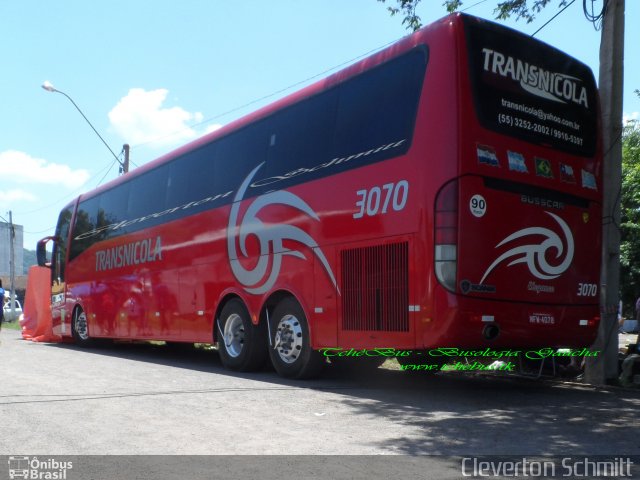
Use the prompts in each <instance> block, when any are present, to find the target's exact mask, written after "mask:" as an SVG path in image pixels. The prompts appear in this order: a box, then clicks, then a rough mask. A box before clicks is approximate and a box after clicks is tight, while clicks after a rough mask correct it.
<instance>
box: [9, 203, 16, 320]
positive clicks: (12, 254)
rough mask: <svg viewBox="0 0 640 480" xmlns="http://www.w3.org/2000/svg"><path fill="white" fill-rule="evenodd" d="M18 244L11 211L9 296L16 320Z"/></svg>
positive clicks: (12, 315)
mask: <svg viewBox="0 0 640 480" xmlns="http://www.w3.org/2000/svg"><path fill="white" fill-rule="evenodd" d="M15 243H16V229H15V227H14V226H13V214H12V212H11V210H9V283H10V284H11V286H10V287H9V288H10V295H9V305H10V306H11V318H15V316H16V304H15V298H16V284H15V281H16V255H15V247H14V245H15Z"/></svg>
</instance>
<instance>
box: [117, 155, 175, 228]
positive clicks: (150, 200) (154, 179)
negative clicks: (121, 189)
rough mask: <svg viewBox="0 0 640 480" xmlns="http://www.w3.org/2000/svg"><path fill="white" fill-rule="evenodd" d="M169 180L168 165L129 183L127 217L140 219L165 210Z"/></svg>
mask: <svg viewBox="0 0 640 480" xmlns="http://www.w3.org/2000/svg"><path fill="white" fill-rule="evenodd" d="M168 178H169V168H168V165H163V166H161V167H158V168H156V169H154V170H150V171H148V172H146V173H145V174H143V175H141V176H140V177H138V178H136V179H135V180H134V181H132V182H129V183H130V185H131V186H130V191H129V206H128V213H127V217H129V218H130V219H134V218H140V217H144V216H145V215H149V214H151V213H157V212H161V211H162V210H164V209H165V208H166V207H165V205H166V198H167V183H168Z"/></svg>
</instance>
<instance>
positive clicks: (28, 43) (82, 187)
mask: <svg viewBox="0 0 640 480" xmlns="http://www.w3.org/2000/svg"><path fill="white" fill-rule="evenodd" d="M394 3H395V2H394V0H387V4H382V3H379V2H378V1H376V0H243V1H229V0H226V1H222V0H180V1H179V2H176V1H175V0H174V1H168V0H109V1H96V2H87V1H86V0H82V1H79V0H60V1H58V2H42V1H36V0H21V1H8V0H4V1H1V2H0V32H1V33H0V36H1V38H2V41H1V42H0V58H2V65H3V68H2V70H0V72H1V74H0V101H1V102H2V110H0V112H1V113H0V221H1V220H2V219H3V218H4V219H7V218H8V212H9V211H11V212H12V214H13V221H14V223H16V224H18V225H22V226H23V228H24V247H25V248H28V249H31V250H34V249H35V246H36V242H37V241H38V240H39V239H40V238H42V237H45V236H47V235H52V234H53V231H54V227H55V223H56V220H57V216H58V213H59V211H60V210H61V208H62V207H64V206H65V205H66V204H67V203H68V202H70V201H71V200H72V199H73V198H75V197H77V196H78V195H79V194H81V193H83V192H86V191H89V190H91V189H93V188H95V187H96V186H98V185H102V184H104V183H106V182H108V181H110V180H113V179H114V178H116V177H117V176H118V164H117V162H116V160H115V158H114V156H113V155H112V153H111V152H109V150H108V149H107V147H106V146H105V145H104V144H103V143H102V142H101V141H100V138H99V137H98V136H97V135H96V134H95V133H94V132H93V131H92V130H91V127H90V126H89V125H88V124H87V123H86V122H85V120H84V119H83V118H82V116H81V115H80V113H79V112H78V111H77V110H76V108H75V107H74V106H73V104H72V103H71V102H70V101H69V100H68V99H67V98H65V97H64V96H63V95H61V94H59V93H55V92H48V91H46V90H44V89H42V88H40V87H41V85H42V84H43V83H44V82H45V81H49V82H51V84H53V85H54V86H55V88H56V89H58V90H60V91H62V92H64V93H66V94H67V95H68V96H69V97H70V98H72V99H73V101H74V102H75V103H76V104H77V105H78V107H79V108H80V109H81V110H82V112H83V113H84V115H85V116H86V117H87V118H88V119H89V121H90V122H91V123H92V124H93V126H94V127H95V129H96V130H97V131H98V132H99V133H100V135H101V136H102V137H103V138H104V141H105V142H106V143H107V144H108V145H109V147H110V148H111V150H112V151H113V152H114V153H115V154H116V155H118V154H120V152H121V150H122V145H123V144H124V143H128V144H130V145H131V156H130V158H131V161H132V164H131V168H132V169H133V168H136V166H141V165H143V164H145V163H147V162H149V161H151V160H153V159H154V158H157V157H159V156H161V155H163V154H164V153H167V152H169V151H171V150H173V149H175V148H177V147H179V146H180V145H183V144H184V143H186V142H188V141H190V140H193V139H195V138H197V137H199V136H201V135H203V134H205V133H207V132H209V131H212V130H214V129H216V128H219V126H220V125H224V124H226V123H229V122H230V121H232V120H234V119H236V118H239V117H241V116H243V115H246V114H248V113H250V112H252V111H254V110H256V109H257V108H259V107H261V106H264V105H266V104H268V103H270V102H272V101H275V100H277V99H278V98H281V97H283V96H285V95H287V94H289V93H292V92H294V91H295V90H297V89H299V88H301V87H302V86H304V85H307V84H309V83H312V82H313V81H315V80H318V79H320V78H323V77H325V76H327V75H328V74H330V73H333V72H334V71H336V70H338V69H339V68H342V67H344V66H346V65H348V64H349V63H353V62H354V61H356V60H358V59H360V58H363V57H364V56H366V55H368V54H370V53H373V52H374V51H376V50H378V49H380V48H381V47H383V46H386V45H388V44H390V43H392V42H394V41H395V40H398V39H400V38H402V37H403V36H405V35H407V34H408V33H409V32H408V31H407V30H406V29H405V27H404V26H403V25H402V23H401V22H402V18H401V17H400V16H395V17H392V16H390V15H389V12H388V11H387V5H393V4H394ZM442 3H443V0H423V2H422V3H421V4H420V6H419V8H418V11H417V13H418V15H420V17H421V19H422V21H423V23H424V24H428V23H430V22H432V21H434V20H437V19H438V18H440V17H443V16H445V15H446V11H445V9H444V7H443V6H442ZM496 3H497V1H496V0H488V1H487V0H485V1H479V0H466V1H464V2H463V7H462V8H463V9H467V10H466V13H469V14H473V15H476V16H479V17H483V18H487V19H493V17H494V15H493V8H494V7H495V5H496ZM530 3H531V2H530ZM626 3H627V5H626V25H627V28H626V32H625V44H626V46H627V48H626V51H625V65H624V66H625V80H624V82H625V86H624V107H623V108H624V112H625V118H638V112H640V98H638V96H636V95H635V94H634V89H640V56H638V54H637V46H638V45H640V29H637V28H631V26H632V25H634V24H637V23H638V20H640V0H629V1H627V2H626ZM557 4H558V1H557V0H552V2H551V4H550V6H549V7H547V8H546V9H545V10H543V11H542V12H541V13H540V14H538V16H537V18H536V19H535V20H534V22H533V23H530V24H527V23H526V22H525V21H523V20H520V21H519V22H515V21H513V20H510V21H507V22H502V23H505V24H506V25H508V26H510V27H512V28H516V29H517V30H520V31H522V32H524V33H527V34H532V33H533V32H535V31H536V30H538V29H539V28H540V27H541V26H542V25H543V24H544V23H545V22H547V21H548V20H549V19H551V17H553V15H555V14H556V13H557V12H558V9H557V7H556V6H557ZM587 4H591V0H587ZM601 5H602V0H596V1H595V2H594V6H595V8H596V9H597V8H599V7H601ZM536 38H539V39H540V40H543V41H545V42H547V43H549V44H551V45H553V46H555V47H557V48H559V49H561V50H563V51H565V52H567V53H569V54H570V55H572V56H574V57H576V58H578V59H579V60H581V61H583V62H584V63H586V64H587V65H589V66H590V67H591V68H592V70H593V71H594V72H595V76H596V78H597V76H598V75H597V72H598V55H599V44H600V32H599V31H596V30H595V29H594V27H593V25H592V24H591V23H589V22H588V21H587V20H586V19H585V17H584V14H583V11H582V1H580V0H578V1H576V2H575V3H574V4H572V5H571V6H570V7H569V8H568V9H567V10H565V11H564V12H563V13H562V14H560V15H559V16H558V17H557V18H555V19H554V20H553V21H551V23H549V24H548V25H547V26H546V27H544V28H543V29H542V30H541V31H540V32H539V33H538V34H537V35H536ZM0 241H4V239H2V240H0Z"/></svg>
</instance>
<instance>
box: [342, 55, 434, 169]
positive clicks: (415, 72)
mask: <svg viewBox="0 0 640 480" xmlns="http://www.w3.org/2000/svg"><path fill="white" fill-rule="evenodd" d="M425 65H426V52H425V50H423V49H416V50H413V51H411V52H410V53H408V54H406V55H403V56H401V57H398V58H396V59H394V60H391V61H389V62H387V63H385V64H383V65H380V66H378V67H376V68H374V69H373V70H371V71H369V72H366V73H364V74H362V75H359V76H357V77H355V78H353V79H352V80H350V81H348V82H345V83H344V84H342V85H341V86H340V87H339V88H340V96H339V99H338V112H337V118H336V125H335V143H334V156H336V157H340V156H345V155H352V154H358V153H360V152H364V151H368V150H369V149H372V148H374V149H375V148H377V147H379V146H381V145H386V144H389V143H393V142H398V141H401V140H405V142H404V144H403V147H402V149H401V150H402V151H398V150H396V149H394V150H393V156H396V155H399V154H401V153H404V152H406V151H407V150H408V148H409V145H410V143H411V137H412V133H413V125H414V123H415V118H416V113H417V110H418V99H419V98H420V90H421V88H422V80H423V77H424V71H425ZM380 154H382V156H387V157H388V156H389V154H388V152H380V153H376V154H373V155H372V156H368V160H369V161H376V159H377V158H378V157H379V156H380Z"/></svg>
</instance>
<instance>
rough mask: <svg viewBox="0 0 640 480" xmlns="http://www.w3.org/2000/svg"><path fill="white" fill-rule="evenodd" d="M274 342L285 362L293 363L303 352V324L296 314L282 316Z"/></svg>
mask: <svg viewBox="0 0 640 480" xmlns="http://www.w3.org/2000/svg"><path fill="white" fill-rule="evenodd" d="M273 343H274V346H273V348H274V349H275V350H276V351H277V352H278V355H279V356H280V359H281V360H282V361H283V362H285V363H289V364H291V363H293V362H295V361H296V360H297V359H298V357H299V356H300V353H301V352H302V326H301V325H300V321H299V320H298V319H297V318H296V317H295V316H294V315H285V316H284V317H282V319H281V320H280V322H279V323H278V327H277V328H276V336H275V339H274V342H273Z"/></svg>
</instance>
